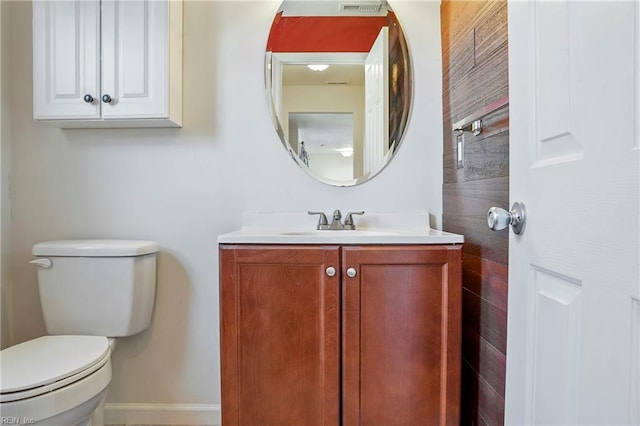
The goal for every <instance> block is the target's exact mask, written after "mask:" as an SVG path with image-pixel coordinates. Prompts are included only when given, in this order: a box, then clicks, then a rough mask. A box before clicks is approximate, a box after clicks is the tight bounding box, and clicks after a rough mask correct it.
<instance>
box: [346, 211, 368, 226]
mask: <svg viewBox="0 0 640 426" xmlns="http://www.w3.org/2000/svg"><path fill="white" fill-rule="evenodd" d="M354 214H358V215H362V214H364V212H349V213H347V217H345V218H344V225H345V226H354V225H353V215H354Z"/></svg>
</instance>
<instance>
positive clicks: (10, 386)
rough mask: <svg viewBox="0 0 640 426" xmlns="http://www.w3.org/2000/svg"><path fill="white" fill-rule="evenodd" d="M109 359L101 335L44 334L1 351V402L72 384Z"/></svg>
mask: <svg viewBox="0 0 640 426" xmlns="http://www.w3.org/2000/svg"><path fill="white" fill-rule="evenodd" d="M109 358H110V350H109V342H108V340H107V338H106V337H104V336H44V337H39V338H37V339H33V340H30V341H27V342H24V343H20V344H18V345H15V346H11V347H9V348H7V349H4V350H2V351H0V364H1V365H2V375H1V376H0V402H3V403H4V402H10V401H19V400H23V399H27V398H33V397H36V396H38V395H43V394H46V393H49V392H52V391H54V390H56V389H60V388H62V387H65V386H67V385H69V384H72V383H75V382H77V381H79V380H81V379H83V378H85V377H87V376H89V375H91V374H92V373H94V372H95V371H97V370H99V369H100V368H101V367H103V366H104V365H105V364H106V363H107V362H108V361H109Z"/></svg>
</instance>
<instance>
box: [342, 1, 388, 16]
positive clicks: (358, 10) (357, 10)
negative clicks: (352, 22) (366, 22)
mask: <svg viewBox="0 0 640 426" xmlns="http://www.w3.org/2000/svg"><path fill="white" fill-rule="evenodd" d="M340 9H341V10H342V11H343V12H346V13H349V14H358V15H360V14H362V15H370V14H375V13H379V12H380V9H382V3H381V2H375V3H349V4H345V3H342V4H340Z"/></svg>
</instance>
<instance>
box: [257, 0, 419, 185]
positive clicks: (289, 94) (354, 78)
mask: <svg viewBox="0 0 640 426" xmlns="http://www.w3.org/2000/svg"><path fill="white" fill-rule="evenodd" d="M265 72H266V86H267V96H268V99H269V106H270V108H271V113H272V117H273V120H274V125H275V127H276V130H277V132H278V134H279V136H280V138H281V140H282V142H283V144H284V146H285V148H286V149H287V151H288V152H289V153H290V155H291V156H292V158H293V159H294V160H295V161H296V162H297V163H298V164H299V165H300V167H301V168H302V169H303V170H305V171H306V172H307V173H309V174H310V175H311V176H313V177H315V178H316V179H318V180H320V181H322V182H325V183H328V184H331V185H338V186H350V185H356V184H359V183H362V182H365V181H366V180H368V179H370V178H371V177H373V176H375V175H376V174H378V173H379V172H380V171H381V170H382V169H383V168H384V167H385V166H386V164H387V163H388V162H389V161H390V159H391V158H392V157H393V154H394V153H395V152H396V151H397V149H398V146H399V144H400V141H401V138H402V135H403V133H404V130H405V127H406V124H407V118H408V115H409V109H410V101H411V67H410V62H409V55H408V50H407V45H406V41H405V38H404V35H403V33H402V29H401V28H400V25H399V23H398V20H397V18H396V16H395V14H394V13H393V12H392V11H391V9H390V8H389V6H388V4H387V3H386V2H385V1H382V2H381V1H373V2H372V1H370V0H369V1H366V0H365V1H359V2H356V3H344V2H337V1H336V2H333V1H305V0H299V1H284V2H283V3H282V5H281V7H280V10H279V11H278V13H277V14H276V17H275V19H274V21H273V24H272V26H271V32H270V34H269V41H268V43H267V52H266V66H265Z"/></svg>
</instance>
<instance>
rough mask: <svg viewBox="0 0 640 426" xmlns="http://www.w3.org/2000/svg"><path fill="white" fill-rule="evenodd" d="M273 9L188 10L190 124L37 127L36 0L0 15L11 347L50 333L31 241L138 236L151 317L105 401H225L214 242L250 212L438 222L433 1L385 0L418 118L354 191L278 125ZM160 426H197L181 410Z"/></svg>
mask: <svg viewBox="0 0 640 426" xmlns="http://www.w3.org/2000/svg"><path fill="white" fill-rule="evenodd" d="M4 3H5V2H4V1H3V6H4ZM278 6H279V2H278V1H256V2H249V1H242V2H238V1H235V2H216V1H186V2H185V5H184V127H183V128H182V129H151V130H143V129H131V130H126V129H124V130H117V129H116V130H114V129H111V130H60V129H56V128H53V127H48V126H45V125H41V124H37V123H34V122H33V120H32V118H31V117H32V108H31V99H32V90H31V85H32V81H31V9H30V4H29V3H28V2H19V1H17V2H11V3H9V7H8V8H6V9H3V14H4V13H7V12H8V13H9V16H8V18H9V19H10V20H11V22H12V25H11V27H10V31H11V33H10V36H11V44H10V52H9V61H8V62H9V64H8V67H9V70H10V72H11V76H12V78H11V81H10V82H9V86H10V93H9V97H10V102H9V105H10V108H11V125H12V129H11V138H10V139H11V141H12V143H13V144H12V146H11V170H12V193H13V195H12V205H11V208H12V213H13V215H12V217H13V219H12V221H11V233H12V235H11V236H12V254H13V256H12V259H13V260H12V267H13V268H12V270H11V271H12V278H13V282H14V283H15V285H14V295H13V303H12V308H13V314H14V318H13V319H14V322H13V324H14V325H15V327H14V336H15V339H14V343H17V342H20V341H24V340H26V339H30V338H33V337H36V336H39V335H42V334H44V333H45V329H44V326H43V321H42V316H41V313H40V306H39V302H38V291H37V285H36V275H35V270H34V269H33V268H32V267H30V266H29V265H28V264H27V261H28V260H30V258H31V254H30V251H31V246H32V245H33V244H34V243H36V242H38V241H43V240H51V239H68V238H134V239H153V240H156V241H158V242H159V244H160V247H161V253H160V256H159V262H158V291H157V299H156V308H155V313H154V318H153V323H152V326H151V328H150V329H149V330H148V331H146V332H143V333H142V334H140V335H138V336H134V337H130V338H126V339H123V341H121V342H120V344H119V346H118V347H117V349H116V351H115V353H114V355H113V362H114V370H113V381H112V388H111V391H110V394H109V400H110V401H111V402H112V403H139V404H183V403H184V404H205V408H206V407H209V408H213V409H215V404H219V402H220V385H219V376H220V373H219V355H218V354H219V341H218V285H217V274H218V253H217V245H216V237H217V236H218V235H219V234H222V233H225V232H229V231H231V230H234V229H235V228H238V227H239V226H240V220H241V215H242V212H246V211H297V212H300V211H306V210H324V211H326V212H331V211H332V210H333V209H335V208H340V209H342V210H343V211H344V210H365V211H367V210H378V211H381V210H415V209H421V210H428V211H429V212H430V213H431V214H432V215H433V224H434V225H436V226H439V224H440V223H441V222H440V217H441V213H442V195H441V188H442V112H441V55H440V21H439V7H440V4H439V2H419V1H403V2H394V3H393V4H392V7H394V9H395V11H396V12H397V14H398V16H399V17H400V19H401V21H402V23H403V24H404V29H405V31H406V33H407V37H408V40H409V43H410V47H411V52H412V55H413V60H414V73H415V76H416V77H415V85H414V86H415V102H414V106H413V113H412V118H411V121H410V123H409V128H408V131H407V133H406V139H405V140H404V142H403V144H402V146H401V147H400V150H399V151H398V153H397V155H396V157H395V158H394V160H393V161H392V162H391V164H390V165H389V166H388V167H387V168H386V169H385V170H384V171H383V172H382V173H381V174H380V175H379V176H377V177H375V178H374V179H373V180H371V181H370V182H367V183H365V184H363V185H359V186H356V187H351V188H336V187H330V186H327V185H324V184H322V183H319V182H317V181H315V180H313V179H312V178H310V177H309V176H307V175H306V174H305V173H304V172H303V171H301V170H300V169H298V167H297V166H296V165H295V164H294V163H293V161H292V160H291V159H290V158H289V156H288V155H286V154H285V151H284V149H283V148H282V144H281V143H280V141H279V139H278V137H277V135H276V133H275V131H274V130H273V128H272V124H271V119H270V115H269V110H268V107H267V102H266V100H265V98H264V96H265V91H264V73H263V63H264V61H263V55H264V48H265V44H266V40H267V35H268V32H269V28H270V25H271V21H272V18H273V15H274V13H275V11H276V10H277V9H278ZM3 31H4V26H3ZM5 69H6V67H5ZM3 71H4V70H3ZM5 95H6V93H5V92H3V96H5ZM3 140H5V139H4V138H3ZM3 152H4V151H3ZM4 197H5V193H4V192H3V201H4V200H5V198H4ZM3 204H4V203H3ZM311 221H312V222H313V220H311ZM176 416H177V417H176ZM172 419H173V420H172ZM148 420H149V417H147V418H144V419H139V421H138V423H145V422H147V423H150V422H151V421H148ZM162 420H163V421H167V422H171V421H173V422H174V423H176V424H177V423H178V422H182V421H184V422H191V423H196V421H194V418H193V417H192V418H185V417H179V416H178V415H177V414H176V415H173V417H171V416H170V415H166V416H163V417H162ZM155 422H158V420H155ZM200 422H204V421H198V423H200Z"/></svg>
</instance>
